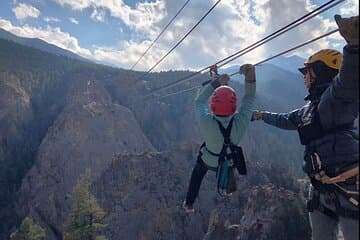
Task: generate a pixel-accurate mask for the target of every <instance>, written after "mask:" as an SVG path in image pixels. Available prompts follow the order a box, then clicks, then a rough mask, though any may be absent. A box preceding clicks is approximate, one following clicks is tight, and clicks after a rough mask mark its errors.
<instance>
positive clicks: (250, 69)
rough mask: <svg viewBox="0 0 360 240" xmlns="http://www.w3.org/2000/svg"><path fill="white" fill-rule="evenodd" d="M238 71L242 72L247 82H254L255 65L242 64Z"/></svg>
mask: <svg viewBox="0 0 360 240" xmlns="http://www.w3.org/2000/svg"><path fill="white" fill-rule="evenodd" d="M239 73H240V74H244V76H245V81H247V82H255V81H256V75H255V66H254V65H252V64H244V65H242V66H241V67H240V70H239Z"/></svg>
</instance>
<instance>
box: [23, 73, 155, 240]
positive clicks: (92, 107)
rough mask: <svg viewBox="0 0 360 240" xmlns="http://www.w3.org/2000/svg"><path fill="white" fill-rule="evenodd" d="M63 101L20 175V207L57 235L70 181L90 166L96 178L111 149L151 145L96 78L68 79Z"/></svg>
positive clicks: (149, 147)
mask: <svg viewBox="0 0 360 240" xmlns="http://www.w3.org/2000/svg"><path fill="white" fill-rule="evenodd" d="M70 82H71V87H70V89H69V92H68V96H67V98H66V104H65V107H64V109H63V111H62V112H61V114H60V115H59V116H58V118H57V119H56V121H55V122H54V124H53V125H52V126H51V127H50V128H49V129H48V132H47V134H46V136H45V138H44V139H43V141H42V143H41V145H40V147H39V150H38V153H37V156H36V159H35V162H34V165H33V167H32V169H31V170H30V171H29V172H28V174H27V175H26V177H25V178H24V179H23V182H22V186H21V190H20V199H19V204H18V206H19V209H20V212H21V214H22V215H29V216H30V217H32V218H33V219H35V220H37V222H38V223H40V224H41V225H43V226H44V227H46V229H47V230H48V237H49V239H61V231H62V229H61V227H62V224H63V223H64V221H65V219H66V216H67V211H68V206H69V200H68V195H69V193H71V191H72V188H73V186H74V185H75V184H76V181H77V179H78V177H79V176H80V175H81V174H82V173H83V172H84V170H85V169H87V168H89V169H91V171H92V175H93V178H94V179H95V178H97V177H98V176H99V175H100V174H101V173H102V171H103V170H104V169H106V168H108V167H109V164H110V163H111V159H112V158H113V156H114V155H116V154H119V153H123V152H130V153H140V152H145V151H146V152H148V151H154V148H153V147H152V145H151V144H150V142H149V141H148V140H147V139H146V137H145V136H144V135H143V133H142V131H141V130H140V128H139V126H138V124H137V121H136V120H135V118H134V116H133V114H132V112H131V111H129V110H128V109H127V108H125V107H123V106H120V105H117V104H113V103H112V100H111V98H110V96H109V95H108V94H107V92H106V90H105V89H104V88H103V87H102V85H101V84H100V83H99V82H97V81H96V79H95V78H93V77H89V76H87V75H77V76H76V77H74V78H73V79H71V81H70Z"/></svg>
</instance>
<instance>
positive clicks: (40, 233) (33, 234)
mask: <svg viewBox="0 0 360 240" xmlns="http://www.w3.org/2000/svg"><path fill="white" fill-rule="evenodd" d="M44 237H45V230H44V229H43V228H41V227H40V226H39V225H37V224H36V223H34V222H33V220H31V218H28V217H26V218H25V219H24V220H23V221H22V223H21V225H20V227H19V229H17V230H16V231H15V232H13V233H12V234H11V235H10V239H11V240H41V239H44Z"/></svg>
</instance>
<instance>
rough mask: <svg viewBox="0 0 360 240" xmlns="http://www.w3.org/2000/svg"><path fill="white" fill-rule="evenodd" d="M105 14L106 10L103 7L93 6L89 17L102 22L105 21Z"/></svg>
mask: <svg viewBox="0 0 360 240" xmlns="http://www.w3.org/2000/svg"><path fill="white" fill-rule="evenodd" d="M105 15H106V12H105V10H104V9H97V8H94V10H93V12H92V14H91V18H92V19H93V20H94V21H96V22H104V21H105Z"/></svg>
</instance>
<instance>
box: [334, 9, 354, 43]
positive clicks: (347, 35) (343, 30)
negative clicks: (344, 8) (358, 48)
mask: <svg viewBox="0 0 360 240" xmlns="http://www.w3.org/2000/svg"><path fill="white" fill-rule="evenodd" d="M334 18H335V21H336V24H337V25H338V26H339V32H340V34H341V36H342V37H343V38H344V39H345V40H346V42H347V43H348V44H349V45H359V16H355V17H350V18H342V17H341V16H340V15H335V16H334Z"/></svg>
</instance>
